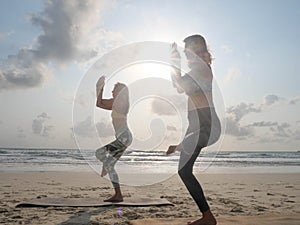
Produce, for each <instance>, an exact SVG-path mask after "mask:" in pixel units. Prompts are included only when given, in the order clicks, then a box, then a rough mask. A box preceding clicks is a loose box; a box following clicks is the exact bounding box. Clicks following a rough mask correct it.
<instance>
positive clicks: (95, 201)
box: [16, 197, 173, 207]
mask: <svg viewBox="0 0 300 225" xmlns="http://www.w3.org/2000/svg"><path fill="white" fill-rule="evenodd" d="M103 200H104V199H101V198H34V199H30V200H27V201H24V202H21V203H19V204H17V205H16V207H34V206H36V207H38V206H40V207H48V206H56V207H66V206H70V207H101V206H102V207H103V206H111V205H116V206H163V205H173V204H172V203H171V202H169V201H168V200H167V199H164V198H132V197H131V198H124V201H123V202H118V203H112V202H104V201H103Z"/></svg>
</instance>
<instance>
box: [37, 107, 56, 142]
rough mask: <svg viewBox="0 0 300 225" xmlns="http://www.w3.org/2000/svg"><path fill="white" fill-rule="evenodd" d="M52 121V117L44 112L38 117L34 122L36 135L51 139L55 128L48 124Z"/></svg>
mask: <svg viewBox="0 0 300 225" xmlns="http://www.w3.org/2000/svg"><path fill="white" fill-rule="evenodd" d="M49 120H50V116H49V115H48V114H47V113H45V112H43V113H41V114H40V115H38V116H37V117H36V118H35V119H34V120H33V121H32V131H33V133H34V134H37V135H40V136H43V137H50V131H51V130H52V128H53V126H51V125H47V122H48V121H49Z"/></svg>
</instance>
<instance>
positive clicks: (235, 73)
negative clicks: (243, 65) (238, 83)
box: [224, 67, 240, 84]
mask: <svg viewBox="0 0 300 225" xmlns="http://www.w3.org/2000/svg"><path fill="white" fill-rule="evenodd" d="M239 76H240V70H239V69H238V68H236V67H231V68H229V69H228V71H227V74H226V76H225V77H224V83H225V84H227V83H229V82H231V81H233V80H235V79H237V77H239Z"/></svg>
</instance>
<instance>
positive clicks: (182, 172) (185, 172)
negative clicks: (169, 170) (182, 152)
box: [178, 167, 193, 180]
mask: <svg viewBox="0 0 300 225" xmlns="http://www.w3.org/2000/svg"><path fill="white" fill-rule="evenodd" d="M178 175H179V176H180V178H181V179H182V180H185V179H188V178H189V177H190V176H193V173H192V171H191V170H190V169H189V168H187V167H182V168H179V169H178Z"/></svg>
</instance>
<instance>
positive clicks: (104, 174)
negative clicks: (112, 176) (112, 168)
mask: <svg viewBox="0 0 300 225" xmlns="http://www.w3.org/2000/svg"><path fill="white" fill-rule="evenodd" d="M106 174H107V171H106V169H105V168H104V166H102V172H101V177H105V176H106Z"/></svg>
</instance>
